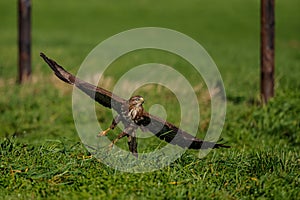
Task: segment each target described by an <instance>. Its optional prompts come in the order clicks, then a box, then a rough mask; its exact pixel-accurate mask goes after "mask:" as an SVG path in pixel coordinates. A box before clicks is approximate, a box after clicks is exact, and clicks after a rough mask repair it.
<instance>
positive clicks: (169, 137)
mask: <svg viewBox="0 0 300 200" xmlns="http://www.w3.org/2000/svg"><path fill="white" fill-rule="evenodd" d="M40 55H41V57H42V58H43V59H44V60H45V62H46V63H47V64H48V65H49V66H50V67H51V69H52V70H53V71H54V73H55V75H56V76H57V77H58V78H59V79H61V80H63V81H64V82H66V83H69V84H72V85H75V86H76V87H78V88H79V89H80V90H82V91H83V92H84V93H86V94H87V95H89V96H90V97H91V98H93V99H94V100H95V101H97V102H98V103H100V104H101V105H103V106H105V107H108V108H113V109H114V110H116V111H117V112H118V113H120V112H121V106H122V105H123V104H124V103H125V102H126V100H125V99H123V98H121V97H119V96H117V95H114V94H112V93H111V92H109V91H107V90H105V89H103V88H100V87H97V86H94V85H92V84H90V83H87V82H85V81H83V80H80V79H79V78H77V77H75V76H74V75H72V74H71V73H69V72H67V71H66V70H65V69H64V68H63V67H61V66H60V65H58V64H57V63H56V62H55V61H54V60H52V59H50V58H48V57H47V56H46V55H45V54H43V53H41V54H40ZM143 117H144V120H142V121H141V122H140V125H142V126H143V127H145V128H146V129H147V130H149V131H150V132H152V133H154V134H155V136H157V137H158V138H159V139H161V140H164V141H166V142H168V143H171V144H173V145H178V146H181V147H183V148H190V149H201V148H202V149H208V148H220V147H223V148H229V147H230V146H227V145H224V144H217V143H215V142H208V141H203V140H200V139H198V138H196V137H194V136H192V135H191V134H189V133H187V132H185V131H183V130H181V129H179V128H178V127H176V126H175V125H173V124H171V123H169V122H165V121H163V120H162V119H160V118H159V117H156V116H153V115H151V114H149V113H147V112H144V114H143Z"/></svg>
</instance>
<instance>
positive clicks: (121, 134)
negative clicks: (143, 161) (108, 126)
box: [108, 131, 127, 148]
mask: <svg viewBox="0 0 300 200" xmlns="http://www.w3.org/2000/svg"><path fill="white" fill-rule="evenodd" d="M125 135H127V133H126V132H124V131H122V132H121V133H120V134H119V135H118V136H117V138H116V139H114V140H113V141H112V142H111V143H110V145H109V146H108V147H109V148H112V147H113V146H114V144H115V143H116V142H117V141H118V140H119V139H121V138H123V137H124V136H125Z"/></svg>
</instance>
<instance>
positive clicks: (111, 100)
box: [40, 53, 126, 113]
mask: <svg viewBox="0 0 300 200" xmlns="http://www.w3.org/2000/svg"><path fill="white" fill-rule="evenodd" d="M40 55H41V57H42V58H43V59H44V60H45V62H46V63H47V64H48V65H49V67H50V68H51V69H52V70H53V71H54V73H55V75H56V76H57V77H58V78H59V79H61V80H62V81H64V82H66V83H69V84H71V85H75V86H76V87H77V88H79V89H80V90H82V91H83V92H84V93H86V94H87V95H88V96H90V97H91V98H92V99H94V100H95V101H97V102H98V103H100V104H101V105H103V106H105V107H108V108H113V109H114V110H116V111H117V112H118V113H119V112H121V106H122V104H123V103H124V102H126V100H125V99H123V98H121V97H119V96H117V95H113V94H112V93H111V92H109V91H107V90H105V89H103V88H100V87H96V86H94V85H92V84H90V83H87V82H85V81H83V80H81V79H79V78H77V77H76V76H74V75H73V74H71V73H69V72H67V71H66V70H65V69H64V68H63V67H62V66H60V65H59V64H57V63H56V62H55V61H54V60H52V59H50V58H48V57H47V56H46V55H45V54H43V53H41V54H40Z"/></svg>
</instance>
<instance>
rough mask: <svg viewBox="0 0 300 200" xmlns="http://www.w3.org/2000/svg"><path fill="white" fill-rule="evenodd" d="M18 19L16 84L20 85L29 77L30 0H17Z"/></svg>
mask: <svg viewBox="0 0 300 200" xmlns="http://www.w3.org/2000/svg"><path fill="white" fill-rule="evenodd" d="M18 18H19V19H18V28H19V35H18V37H19V41H18V42H19V74H18V83H22V82H24V81H26V80H28V79H29V77H30V75H31V0H18Z"/></svg>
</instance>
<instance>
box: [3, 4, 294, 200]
mask: <svg viewBox="0 0 300 200" xmlns="http://www.w3.org/2000/svg"><path fill="white" fill-rule="evenodd" d="M16 5H17V4H16V1H1V2H0V19H1V31H0V44H1V46H0V113H1V114H0V160H1V162H0V174H1V176H0V198H1V199H41V198H47V199H137V198H141V199H298V198H299V196H300V189H299V188H300V147H299V146H300V118H299V114H300V80H299V77H300V37H299V36H300V22H299V19H300V12H298V10H299V7H300V2H299V1H298V0H289V1H276V97H275V98H274V99H272V100H271V101H270V102H269V104H268V105H267V106H263V107H262V106H260V105H259V104H257V102H259V77H260V75H259V63H260V62H259V48H260V47H259V34H260V30H259V26H260V25H259V16H260V15H259V1H258V0H257V1H254V0H249V1H239V0H229V1H208V0H203V1H198V0H190V1H187V2H184V3H182V1H178V0H174V1H162V2H153V1H147V0H142V1H141V0H140V1H137V0H129V1H124V2H123V1H122V2H121V1H116V2H115V1H108V0H104V1H97V0H88V1H77V0H64V1H58V0H52V1H33V5H32V12H33V13H32V40H33V44H32V62H33V64H32V68H33V74H32V81H31V82H29V83H25V84H24V85H17V84H16V83H15V82H16V77H17V9H16ZM149 26H154V27H165V28H170V29H174V30H177V31H180V32H182V33H184V34H186V35H188V36H190V37H192V38H193V39H195V40H196V41H198V42H199V43H200V44H202V45H203V47H204V48H205V49H206V50H207V51H208V52H209V54H210V55H211V57H212V58H213V59H214V61H215V62H216V64H217V66H218V67H219V70H220V72H221V75H222V78H223V80H224V84H225V89H226V95H227V100H228V101H227V115H226V121H225V125H224V129H223V131H222V138H223V139H224V140H225V141H226V142H227V144H230V145H231V146H232V148H231V149H224V150H223V149H219V150H213V151H211V152H210V153H209V154H208V156H206V157H204V158H202V159H199V158H198V157H197V155H198V152H197V151H193V150H188V151H186V152H185V154H184V155H183V156H182V157H181V158H180V159H178V160H176V161H175V162H174V163H172V164H171V165H170V166H168V167H165V168H162V169H160V170H157V171H154V172H149V173H142V174H135V173H124V172H119V171H116V170H114V169H113V168H110V167H108V166H106V165H105V164H103V163H101V162H100V161H98V160H97V159H95V158H94V157H93V156H91V155H90V153H89V152H88V151H87V150H86V149H85V148H84V147H83V145H82V144H81V142H80V139H79V136H78V134H77V132H76V128H75V125H74V121H73V115H72V88H71V87H70V86H67V85H65V84H63V83H61V82H60V81H59V80H58V79H57V78H55V77H54V76H53V75H52V73H51V71H50V69H49V68H48V67H47V66H46V64H45V63H44V62H43V61H42V60H41V58H40V57H39V53H40V52H44V53H46V54H47V55H48V56H50V57H52V58H54V59H56V60H57V61H58V62H59V63H60V64H62V65H63V66H64V67H66V68H67V69H68V70H70V71H71V72H73V73H76V70H77V69H79V67H80V65H81V63H82V61H83V60H84V58H85V57H86V56H87V54H88V53H89V52H90V51H91V50H92V49H93V48H94V47H95V46H96V45H97V44H98V43H99V42H101V41H103V40H105V39H106V38H108V37H110V36H112V35H114V34H117V33H119V32H121V31H125V30H128V29H131V28H136V27H149ZM150 61H151V62H165V63H166V64H172V65H173V66H174V67H175V68H176V69H178V70H182V71H184V73H186V75H187V76H189V77H190V79H191V80H192V82H193V84H194V86H197V84H198V83H197V80H198V79H199V77H198V76H197V75H194V73H193V71H190V70H189V68H185V67H186V66H185V64H186V63H185V62H184V61H182V60H179V59H178V58H176V57H172V56H166V55H161V54H160V53H159V52H152V51H146V52H144V53H143V54H136V55H135V56H133V57H130V55H128V57H124V58H121V59H119V60H117V61H116V62H115V63H113V64H112V66H111V67H112V69H116V70H111V71H109V72H108V74H107V77H110V78H111V80H112V83H115V81H116V80H117V79H118V77H120V76H121V75H122V73H123V71H122V70H117V69H120V68H122V67H124V66H126V67H127V68H128V69H129V68H130V67H134V66H136V65H137V64H141V63H142V62H150ZM122 69H124V68H122ZM186 69H187V70H186ZM112 86H113V85H108V87H109V89H111V88H110V87H112ZM154 89H155V88H154ZM142 92H144V93H143V95H144V97H145V99H147V104H148V105H151V103H153V102H154V99H156V100H157V101H162V102H164V103H165V104H166V105H167V107H168V110H170V113H168V114H169V115H170V116H168V117H170V120H171V121H173V122H176V121H177V120H178V119H177V118H176V115H178V104H177V103H176V102H175V101H173V99H172V98H171V99H170V100H166V99H164V98H163V97H162V96H163V95H159V94H158V95H157V94H156V92H155V91H151V90H150V91H142ZM162 92H163V91H162ZM199 99H202V96H201V94H199ZM202 104H203V105H202ZM200 106H204V107H205V106H206V107H207V103H206V102H203V103H202V102H200ZM146 108H147V106H146ZM97 109H98V110H97V116H98V118H99V121H100V122H101V123H102V124H104V125H107V126H109V124H110V122H111V118H110V117H105V116H106V115H108V116H110V111H109V110H107V109H105V108H102V107H101V106H97ZM207 119H209V110H205V109H204V119H203V120H201V122H200V127H199V136H203V135H202V133H203V131H205V130H206V128H207V123H208V122H207ZM117 133H118V131H113V133H112V134H114V135H116V134H117ZM125 140H126V139H123V140H122V141H120V142H119V143H118V144H117V145H120V146H121V147H124V148H126V141H125ZM156 144H157V145H159V144H160V141H159V140H158V139H155V138H151V139H149V140H145V139H143V140H142V141H140V143H139V149H140V150H141V151H151V148H153V147H154V148H155V145H156ZM152 150H153V149H152ZM112 159H113V158H112Z"/></svg>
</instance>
